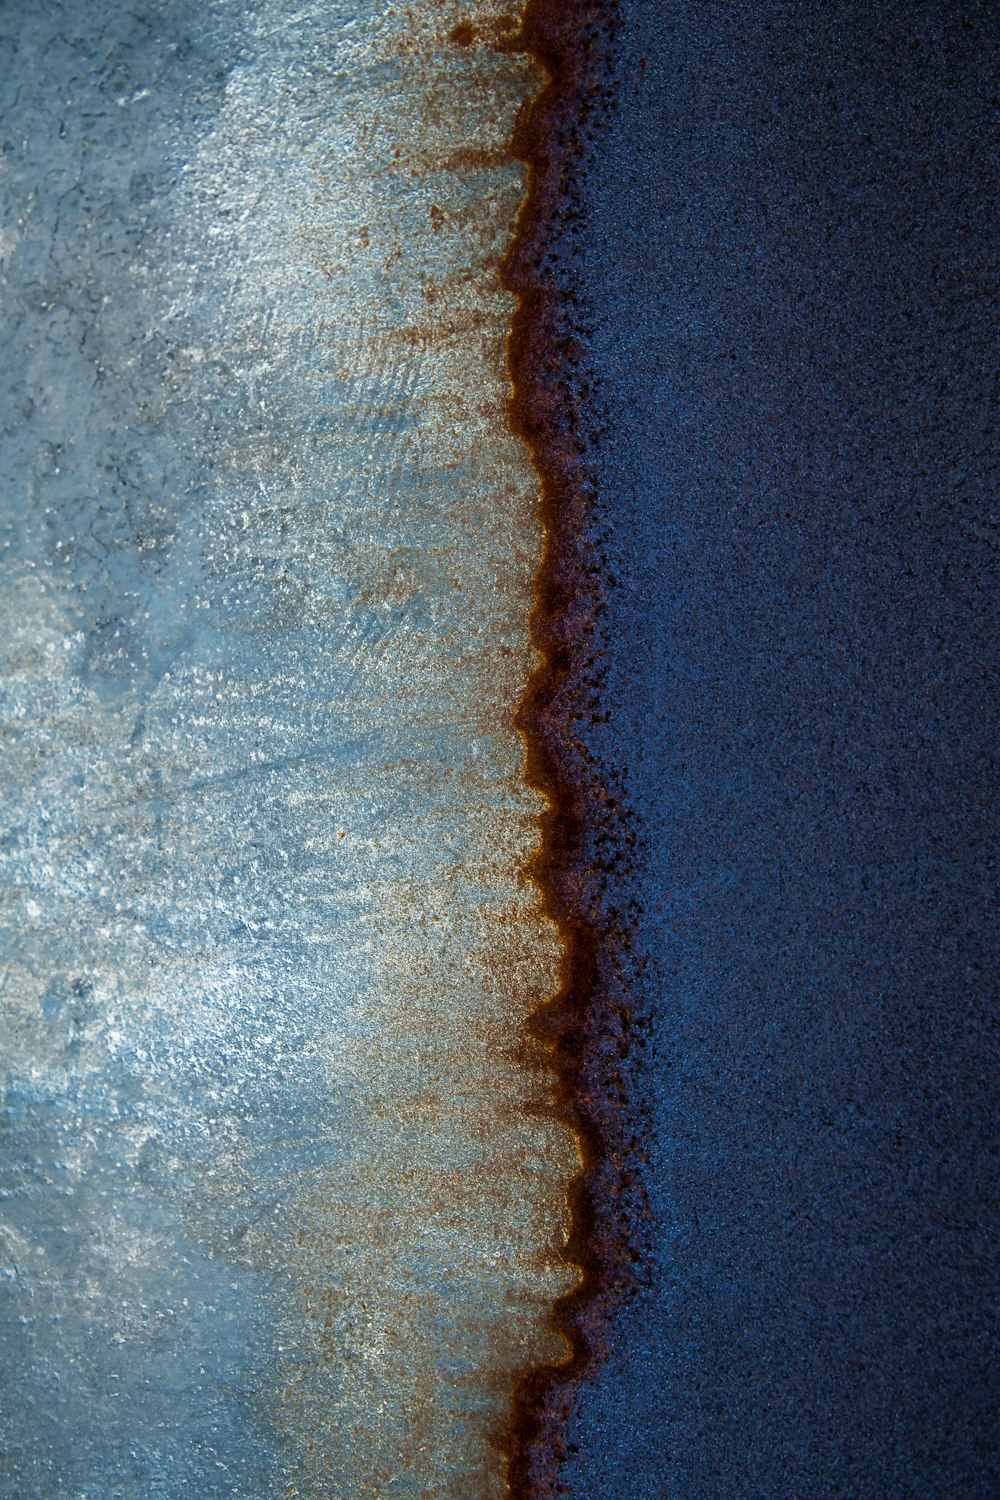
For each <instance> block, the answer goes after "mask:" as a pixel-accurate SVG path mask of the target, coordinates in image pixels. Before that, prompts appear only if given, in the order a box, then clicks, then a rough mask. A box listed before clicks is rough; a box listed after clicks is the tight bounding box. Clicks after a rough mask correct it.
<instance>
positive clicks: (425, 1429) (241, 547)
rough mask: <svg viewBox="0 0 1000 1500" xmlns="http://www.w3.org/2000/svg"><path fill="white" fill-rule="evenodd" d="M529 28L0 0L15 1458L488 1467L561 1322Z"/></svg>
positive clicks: (307, 1492) (327, 0)
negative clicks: (514, 402) (534, 747)
mask: <svg viewBox="0 0 1000 1500" xmlns="http://www.w3.org/2000/svg"><path fill="white" fill-rule="evenodd" d="M514 24H515V23H514V18H513V17H511V16H510V15H509V14H508V13H507V12H506V11H504V9H503V7H502V6H501V5H492V4H490V3H489V0H482V3H479V4H477V5H475V6H473V7H472V8H469V7H467V6H463V7H462V8H461V10H459V9H458V8H457V7H452V6H451V5H447V4H445V5H440V6H439V5H430V4H426V5H419V6H415V7H412V8H400V9H393V8H391V7H389V6H386V5H383V4H368V5H360V6H359V5H358V4H356V3H353V0H352V3H351V4H350V5H347V4H340V3H337V0H323V3H318V0H308V3H305V4H302V5H300V6H296V7H289V6H287V5H284V4H279V3H273V0H233V3H229V0H212V3H210V4H207V5H206V4H189V3H187V0H162V3H159V4H155V5H151V6H147V7H144V8H137V7H135V6H134V5H130V4H126V3H124V0H121V3H119V0H103V3H101V4H97V5H93V6H87V7H80V6H77V5H75V4H73V3H71V0H65V3H57V0H53V3H45V0H30V3H27V4H8V5H6V6H5V7H4V8H3V10H2V12H0V27H2V30H0V42H2V47H3V65H2V67H0V80H2V88H3V90H4V99H3V117H4V127H5V138H4V156H3V177H2V192H3V201H4V220H3V240H2V289H3V298H4V309H5V313H4V316H5V320H6V326H5V358H4V361H3V369H4V376H3V418H2V420H3V460H2V462H3V491H2V500H0V505H2V523H3V531H4V535H3V559H4V591H3V611H4V615H3V627H2V630H0V653H2V674H3V677H2V691H3V698H2V703H3V720H4V735H5V740H4V752H3V753H4V773H3V797H4V841H3V850H2V853H3V876H2V880H3V907H2V920H3V942H4V969H3V978H2V996H0V1046H2V1053H3V1068H4V1087H5V1094H4V1114H3V1121H4V1136H3V1143H4V1144H3V1156H2V1163H0V1171H2V1199H0V1246H2V1253H3V1264H2V1272H0V1297H2V1300H0V1344H2V1348H3V1364H4V1368H5V1370H6V1372H7V1375H6V1380H5V1390H4V1394H3V1402H2V1409H0V1443H2V1451H3V1465H4V1469H3V1473H4V1480H3V1484H4V1486H5V1488H4V1490H3V1493H4V1494H7V1495H11V1496H14V1495H18V1496H22V1497H26V1496H31V1497H32V1500H57V1497H59V1500H62V1497H67V1500H68V1497H73V1500H79V1497H84V1496H87V1497H94V1500H97V1497H100V1500H133V1497H134V1500H139V1497H143V1500H145V1497H147V1496H150V1495H154V1494H155V1495H164V1496H169V1497H172V1496H180V1495H182V1494H183V1495H186V1496H197V1497H199V1500H201V1497H205V1500H208V1497H223V1496H253V1497H255V1500H259V1497H262V1496H265V1495H278V1494H289V1495H292V1494H298V1495H301V1496H310V1497H320V1496H337V1497H345V1500H348V1497H349V1500H355V1497H365V1496H387V1495H391V1494H406V1493H413V1494H421V1495H428V1496H429V1495H440V1496H456V1497H457V1496H477V1497H480V1496H483V1497H485V1496H491V1495H496V1496H499V1495H501V1494H503V1493H504V1491H505V1485H504V1480H503V1460H502V1456H501V1454H500V1453H499V1451H498V1450H497V1448H496V1447H495V1446H494V1445H493V1443H492V1442H491V1437H493V1436H495V1434H496V1433H497V1432H498V1431H499V1430H500V1429H501V1428H502V1427H503V1424H504V1422H505V1420H506V1416H507V1411H508V1407H509V1400H510V1391H511V1386H512V1381H513V1377H514V1374H515V1372H516V1371H517V1370H519V1369H520V1368H522V1367H524V1366H526V1365H530V1364H532V1363H533V1362H535V1361H537V1360H539V1359H546V1358H549V1359H551V1358H559V1357H560V1355H561V1343H560V1341H559V1340H558V1339H557V1337H556V1336H555V1335H554V1334H553V1333H551V1332H550V1331H548V1324H547V1314H548V1309H549V1307H550V1305H551V1303H552V1300H553V1298H554V1297H555V1296H556V1295H558V1294H559V1293H560V1292H562V1291H564V1290H565V1289H566V1288H567V1287H568V1286H570V1285H571V1284H572V1280H573V1272H572V1271H571V1270H570V1269H569V1268H567V1266H566V1265H565V1263H564V1261H563V1259H562V1255H561V1247H562V1244H563V1240H564V1237H565V1233H566V1227H567V1226H566V1206H565V1204H566V1199H565V1192H566V1186H567V1183H568V1181H569V1179H570V1178H571V1177H572V1175H573V1174H574V1172H575V1171H576V1170H577V1164H578V1158H577V1151H576V1146H575V1144H574V1141H573V1139H572V1137H571V1136H570V1134H569V1132H568V1131H567V1130H566V1129H564V1128H563V1127H562V1126H560V1125H558V1124H556V1123H555V1121H554V1120H553V1118H552V1113H551V1108H550V1094H551V1076H550V1073H549V1070H548V1065H547V1060H546V1053H545V1052H544V1050H543V1048H542V1047H541V1046H540V1044H537V1043H534V1042H531V1041H530V1040H529V1039H528V1036H527V1032H526V1029H525V1021H526V1017H527V1016H528V1015H529V1013H530V1012H531V1011H532V1010H533V1009H534V1008H535V1007H536V1006H537V1005H538V1004H539V1003H540V1002H541V1001H542V1000H543V999H544V998H545V997H546V995H547V994H549V993H551V991H552V990H553V989H554V988H555V985H556V979H557V968H558V961H559V943H558V940H557V937H556V935H555V932H554V929H553V928H552V926H551V924H550V923H549V921H548V920H547V919H546V918H545V917H544V916H543V914H542V909H541V903H540V898H539V896H538V894H537V891H536V889H535V887H534V886H533V884H532V883H531V881H530V880H529V879H528V878H527V876H526V873H525V872H526V869H527V866H528V864H529V862H530V860H531V858H532V856H533V852H534V850H535V848H536V843H537V836H538V835H537V820H538V815H539V810H540V807H541V799H540V797H539V796H538V795H537V794H536V793H532V792H529V791H528V790H527V788H526V784H525V781H524V775H523V760H524V752H523V745H522V742H521V739H520V737H519V735H518V734H517V733H516V732H515V730H514V727H513V720H514V714H515V710H516V706H517V703H518V701H519V699H520V698H521V696H522V694H523V692H524V688H525V684H526V682H527V680H528V677H529V675H530V673H531V671H532V669H533V664H534V660H535V658H534V653H533V651H532V649H531V647H530V645H529V639H528V617H529V612H530V608H531V603H532V598H533V577H534V573H535V570H536V567H537V561H538V556H539V550H540V523H539V519H538V495H537V484H536V479H535V475H534V472H533V470H532V467H531V464H530V462H529V459H528V457H527V455H526V453H525V451H524V450H523V448H522V447H521V445H520V443H519V442H518V441H517V440H516V439H515V438H514V437H513V436H512V435H511V434H510V432H509V429H508V425H507V421H506V403H507V400H508V393H509V392H508V383H507V377H506V373H505V366H504V343H505V338H506V333H507V328H508V324H509V319H510V315H511V309H512V302H513V299H512V297H511V296H510V295H509V294H507V293H504V292H503V291H502V290H501V287H500V283H499V277H498V263H499V260H500V258H501V256H502V255H503V253H504V251H505V248H506V246H507V244H508V241H509V238H510V235H511V233H512V230H513V225H514V222H515V217H516V213H517V209H518V204H519V202H520V199H521V196H522V194H523V187H524V183H523V172H522V169H521V168H520V167H519V166H517V165H516V164H515V163H514V162H512V160H511V159H510V158H509V156H508V155H507V152H506V146H507V142H508V139H509V137H510V134H511V131H512V128H513V124H514V120H515V116H516V114H517V112H518V110H519V109H520V108H521V107H522V105H523V104H524V102H525V100H527V99H528V98H529V97H530V96H531V94H532V92H533V91H534V90H535V89H536V88H537V83H538V77H537V73H536V72H535V71H534V70H533V68H532V67H531V66H530V65H529V64H528V63H526V62H524V61H523V60H519V59H515V58H512V57H511V56H508V55H505V54H503V53H501V52H499V51H497V50H495V48H494V47H493V46H491V42H499V41H502V40H503V38H504V37H505V36H507V35H509V33H510V31H511V30H512V29H513V26H514Z"/></svg>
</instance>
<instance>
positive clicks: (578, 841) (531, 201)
mask: <svg viewBox="0 0 1000 1500" xmlns="http://www.w3.org/2000/svg"><path fill="white" fill-rule="evenodd" d="M619 24H620V23H619V17H618V10H617V3H616V0H528V4H527V6H526V8H525V11H524V14H523V17H522V26H521V31H520V33H519V34H518V36H517V37H516V38H515V39H514V41H513V42H512V43H511V46H512V47H513V48H516V49H518V50H521V51H525V52H527V53H528V54H529V55H530V56H531V57H533V58H534V60H535V61H536V63H538V64H539V65H540V66H541V67H542V68H543V69H544V72H545V75H546V78H547V82H546V84H545V86H544V88H543V89H542V90H541V92H540V93H539V95H538V96H537V98H536V99H535V101H534V103H533V105H532V107H531V108H530V110H529V111H528V112H527V113H526V115H525V116H524V117H523V118H522V120H521V121H520V123H519V126H518V129H517V131H516V134H515V139H514V142H513V145H512V149H513V151H514V154H515V155H516V156H517V157H518V158H519V159H520V160H522V161H523V162H525V163H526V165H527V167H528V190H527V195H526V198H525V201H524V204H523V206H522V210H521V215H520V218H519V222H518V229H517V234H516V236H515V240H514V243H513V245H512V248H511V251H510V253H509V255H508V256H507V259H506V261H505V263H504V267H503V281H504V285H505V286H506V287H507V288H508V289H509V290H511V291H513V292H514V293H515V294H516V296H517V298H518V306H517V311H516V313H515V315H514V318H513V321H512V326H511V334H510V339H509V342H508V363H509V369H510V376H511V384H512V389H513V396H512V401H511V424H512V426H513V429H514V431H515V432H516V433H517V434H518V436H519V437H520V438H521V439H522V441H523V442H524V443H525V445H526V447H527V448H528V451H529V453H530V454H531V457H532V460H533V462H534V464H535V467H536V469H537V471H538V475H539V482H540V488H541V495H542V519H543V526H544V545H543V554H542V559H541V563H540V567H539V572H538V577H537V580H536V588H537V596H536V602H535V609H534V613H533V617H532V639H533V642H534V645H535V647H536V649H537V650H538V652H539V654H540V658H541V663H540V665H539V667H538V669H537V671H536V672H535V674H534V675H533V677H532V679H531V682H530V684H529V687H528V690H527V692H526V695H525V698H524V700H523V702H522V704H521V707H520V711H519V715H518V725H519V727H520V729H521V730H522V732H523V734H524V736H525V739H526V743H527V771H526V774H527V778H528V782H529V784H530V785H531V786H532V787H533V788H535V789H537V790H539V791H541V792H542V793H543V795H544V796H545V799H546V811H545V813H544V814H543V818H542V844H541V848H540V850H539V853H538V855H537V857H536V859H535V861H534V864H533V870H532V873H533V875H534V878H535V880H536V881H537V883H538V885H539V887H540V888H541V890H542V892H543V895H544V899H545V904H546V910H547V912H548V914H549V916H550V917H551V918H552V920H553V921H554V922H555V924H556V926H557V928H558V931H559V933H560V936H561V938H562V944H563V953H562V966H561V974H560V983H559V988H558V990H557V992H556V994H555V995H554V996H553V997H552V998H551V999H550V1000H549V1001H548V1002H547V1003H546V1004H545V1005H543V1006H542V1007H541V1008H540V1009H539V1011H537V1012H536V1013H535V1015H534V1016H533V1018H532V1020H531V1023H530V1026H531V1030H532V1032H533V1034H534V1036H535V1037H536V1038H537V1039H540V1040H543V1041H544V1042H546V1043H547V1044H548V1045H549V1046H550V1047H551V1048H552V1054H553V1062H554V1066H555V1068H556V1072H557V1076H558V1095H559V1107H560V1114H561V1117H562V1119H563V1120H564V1121H565V1122H566V1124H567V1125H568V1126H569V1127H570V1128H571V1129H572V1130H573V1132H574V1134H575V1135H576V1137H577V1140H578V1143H579V1148H580V1153H581V1157H582V1160H583V1170H582V1172H581V1173H580V1175H579V1176H578V1177H577V1179H576V1180H575V1182H574V1183H573V1184H572V1187H571V1189H570V1193H569V1200H570V1208H571V1222H572V1230H571V1234H570V1237H569V1241H568V1244H567V1248H566V1256H567V1259H568V1260H569V1261H570V1262H571V1263H572V1264H573V1265H575V1266H577V1267H578V1268H579V1270H580V1272H581V1278H580V1281H579V1283H578V1284H577V1286H576V1287H574V1288H573V1290H572V1291H570V1292H569V1293H567V1294H566V1295H565V1296H563V1297H562V1298H560V1299H559V1300H558V1302H557V1303H556V1305H555V1307H554V1309H553V1320H554V1324H555V1326H556V1328H557V1329H558V1331H559V1332H560V1333H561V1334H562V1335H563V1336H564V1338H565V1339H566V1341H567V1343H568V1346H569V1350H570V1353H569V1355H568V1357H567V1358H566V1359H565V1360H564V1361H562V1362H560V1363H542V1364H538V1365H536V1366H534V1367H532V1368H530V1369H527V1370H526V1371H524V1372H523V1373H522V1375H521V1378H520V1380H519V1381H518V1384H517V1387H516V1391H515V1395H514V1402H513V1411H512V1416H511V1422H510V1426H509V1428H508V1432H507V1434H506V1441H505V1447H506V1451H507V1457H508V1483H509V1486H510V1489H511V1493H512V1495H514V1496H515V1497H518V1500H534V1497H539V1496H543V1495H545V1496H547V1495H550V1494H553V1493H557V1492H558V1491H557V1481H558V1471H559V1467H560V1464H561V1461H562V1458H563V1456H564V1454H565V1445H566V1424H567V1421H568V1418H569V1413H570V1409H571V1406H572V1402H573V1394H574V1391H575V1389H576V1387H577V1385H578V1384H579V1382H580V1381H581V1380H582V1379H584V1378H585V1377H586V1376H587V1374H588V1373H589V1372H591V1371H592V1370H593V1369H594V1368H595V1366H596V1364H597V1363H598V1362H599V1361H600V1359H601V1357H602V1353H603V1351H604V1336H603V1330H604V1329H605V1328H606V1326H607V1320H608V1318H609V1317H610V1315H611V1314H612V1312H613V1311H614V1309H615V1307H616V1306H619V1305H620V1304H621V1301H622V1299H623V1298H624V1297H626V1296H627V1295H628V1294H629V1292H630V1291H631V1290H633V1289H634V1287H635V1286H636V1284H637V1278H638V1276H639V1274H640V1272H639V1271H638V1269H637V1268H638V1267H639V1265H640V1262H641V1260H642V1253H641V1249H640V1248H639V1238H640V1235H639V1225H640V1223H641V1222H642V1221H643V1220H644V1219H645V1218H646V1211H645V1201H644V1194H643V1189H642V1181H641V1175H640V1172H641V1146H640V1145H639V1143H638V1141H637V1140H636V1138H635V1135H634V1133H633V1131H632V1130H631V1129H630V1107H629V1100H628V1087H627V1083H626V1081H625V1080H624V1078H623V1075H622V1063H623V1060H624V1059H625V1058H626V1057H627V1055H628V1053H629V1051H630V1050H631V1047H632V1034H633V1029H634V1024H635V1023H634V1021H633V1017H632V1014H631V1010H630V1006H629V1001H628V993H629V988H630V987H629V983H628V975H629V973H630V972H634V971H635V969H636V968H637V967H639V966H641V962H642V961H641V958H640V957H639V955H637V954H636V953H635V952H634V950H633V933H634V930H635V926H636V922H635V917H636V915H637V913H636V912H635V910H634V909H629V904H628V900H627V892H628V889H629V887H630V885H631V881H630V880H629V870H630V868H631V867H632V865H633V862H634V859H635V855H636V852H637V833H636V828H635V824H634V820H633V819H632V817H631V815H630V812H629V809H628V805H627V799H626V798H625V796H624V793H623V789H622V785H621V781H620V778H619V777H618V776H617V775H616V773H615V768H614V766H613V765H612V764H610V763H608V762H607V760H606V758H605V757H603V756H601V755H600V753H595V751H594V748H593V746H592V745H589V744H588V743H587V731H588V727H592V726H596V725H598V724H599V723H600V722H601V714H602V709H601V682H602V664H601V656H602V617H603V616H604V614H605V610H606V599H607V569H606V566H605V560H604V557H603V554H602V548H601V544H600V521H599V515H600V504H599V496H598V494H597V491H596V486H595V480H594V476H593V474H592V472H591V471H590V467H589V465H588V459H587V454H588V448H589V446H590V443H591V441H592V439H593V435H594V434H595V433H596V432H598V431H599V429H600V425H601V419H600V400H599V393H598V392H596V391H595V390H594V388H593V385H592V382H591V381H590V379H589V378H588V374H587V370H586V361H585V354H584V349H585V339H586V327H585V314H584V313H583V310H582V308H581V307H580V306H579V305H578V302H577V299H576V298H575V296H574V294H573V290H572V287H573V279H574V278H573V268H572V265H571V262H572V254H573V252H572V239H573V233H574V230H573V226H574V224H575V223H576V222H579V221H580V218H581V205H580V201H579V196H578V193H577V182H578V178H577V174H578V172H579V170H580V168H581V165H582V163H583V160H584V157H585V153H586V152H587V150H588V148H589V146H590V145H591V144H592V142H593V141H594V139H595V138H596V137H597V136H598V135H599V134H600V132H601V129H602V121H603V119H604V118H605V117H606V108H607V104H608V101H609V98H610V91H609V89H608V87H607V82H608V79H609V77H610V69H611V66H612V61H613V44H614V40H615V36H616V34H617V32H618V29H619Z"/></svg>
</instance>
